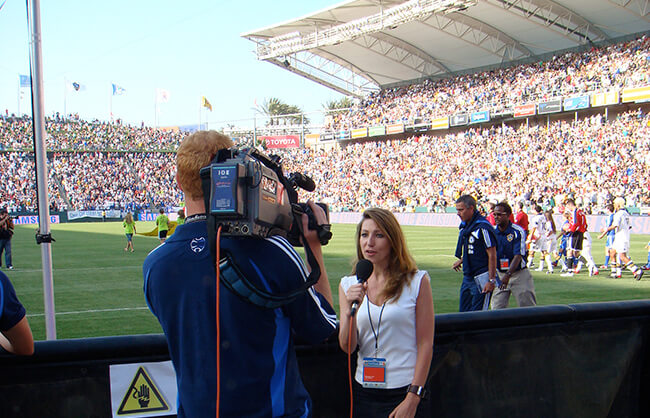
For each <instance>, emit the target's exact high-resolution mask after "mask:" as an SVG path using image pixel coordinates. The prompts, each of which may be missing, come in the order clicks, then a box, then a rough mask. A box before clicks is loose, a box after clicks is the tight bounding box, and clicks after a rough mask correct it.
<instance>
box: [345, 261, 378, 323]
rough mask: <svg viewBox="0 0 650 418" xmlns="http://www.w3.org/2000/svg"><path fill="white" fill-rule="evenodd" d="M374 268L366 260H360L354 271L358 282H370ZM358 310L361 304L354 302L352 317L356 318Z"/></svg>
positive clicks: (351, 310)
mask: <svg viewBox="0 0 650 418" xmlns="http://www.w3.org/2000/svg"><path fill="white" fill-rule="evenodd" d="M373 268H374V267H373V265H372V263H371V262H370V261H368V260H366V259H363V260H359V262H357V266H356V267H355V269H354V270H355V273H356V275H357V281H358V282H359V283H365V282H366V280H368V278H369V277H370V276H371V275H372V270H373ZM357 309H359V302H357V301H354V302H352V308H351V309H350V315H351V316H354V315H355V314H356V313H357Z"/></svg>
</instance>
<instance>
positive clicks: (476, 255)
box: [456, 211, 497, 280]
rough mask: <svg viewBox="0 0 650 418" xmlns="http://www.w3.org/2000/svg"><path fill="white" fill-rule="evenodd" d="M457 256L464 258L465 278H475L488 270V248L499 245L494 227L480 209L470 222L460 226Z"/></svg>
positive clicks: (462, 223)
mask: <svg viewBox="0 0 650 418" xmlns="http://www.w3.org/2000/svg"><path fill="white" fill-rule="evenodd" d="M458 228H459V229H460V231H459V232H458V242H457V244H456V257H457V258H461V257H462V258H463V276H464V279H467V280H473V277H474V276H477V275H479V274H481V273H485V272H486V271H488V256H487V249H488V248H492V247H494V246H495V245H497V241H496V238H495V235H494V227H493V226H492V225H491V224H490V223H489V222H488V221H487V220H486V219H485V218H484V217H483V216H481V214H480V213H478V211H475V212H474V216H472V219H470V221H469V222H468V223H465V222H461V223H460V225H459V226H458Z"/></svg>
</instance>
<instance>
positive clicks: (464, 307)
mask: <svg viewBox="0 0 650 418" xmlns="http://www.w3.org/2000/svg"><path fill="white" fill-rule="evenodd" d="M485 295H486V293H481V292H480V291H479V289H478V286H476V282H474V279H473V278H470V277H463V284H461V285H460V303H459V304H458V312H470V311H482V310H483V304H484V303H485Z"/></svg>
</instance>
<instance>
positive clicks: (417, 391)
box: [406, 385, 427, 398]
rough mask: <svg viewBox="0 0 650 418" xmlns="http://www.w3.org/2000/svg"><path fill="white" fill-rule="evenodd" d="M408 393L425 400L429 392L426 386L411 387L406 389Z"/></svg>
mask: <svg viewBox="0 0 650 418" xmlns="http://www.w3.org/2000/svg"><path fill="white" fill-rule="evenodd" d="M406 393H413V394H415V395H417V396H419V397H420V398H424V397H425V396H426V395H427V390H426V389H425V388H424V386H416V385H409V387H408V389H406Z"/></svg>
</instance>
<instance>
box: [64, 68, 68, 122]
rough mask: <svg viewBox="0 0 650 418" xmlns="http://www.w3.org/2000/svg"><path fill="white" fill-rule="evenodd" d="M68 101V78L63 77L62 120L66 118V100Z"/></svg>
mask: <svg viewBox="0 0 650 418" xmlns="http://www.w3.org/2000/svg"><path fill="white" fill-rule="evenodd" d="M67 101H68V79H67V78H65V77H63V120H68V116H67V115H68V112H67V111H66V102H67Z"/></svg>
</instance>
